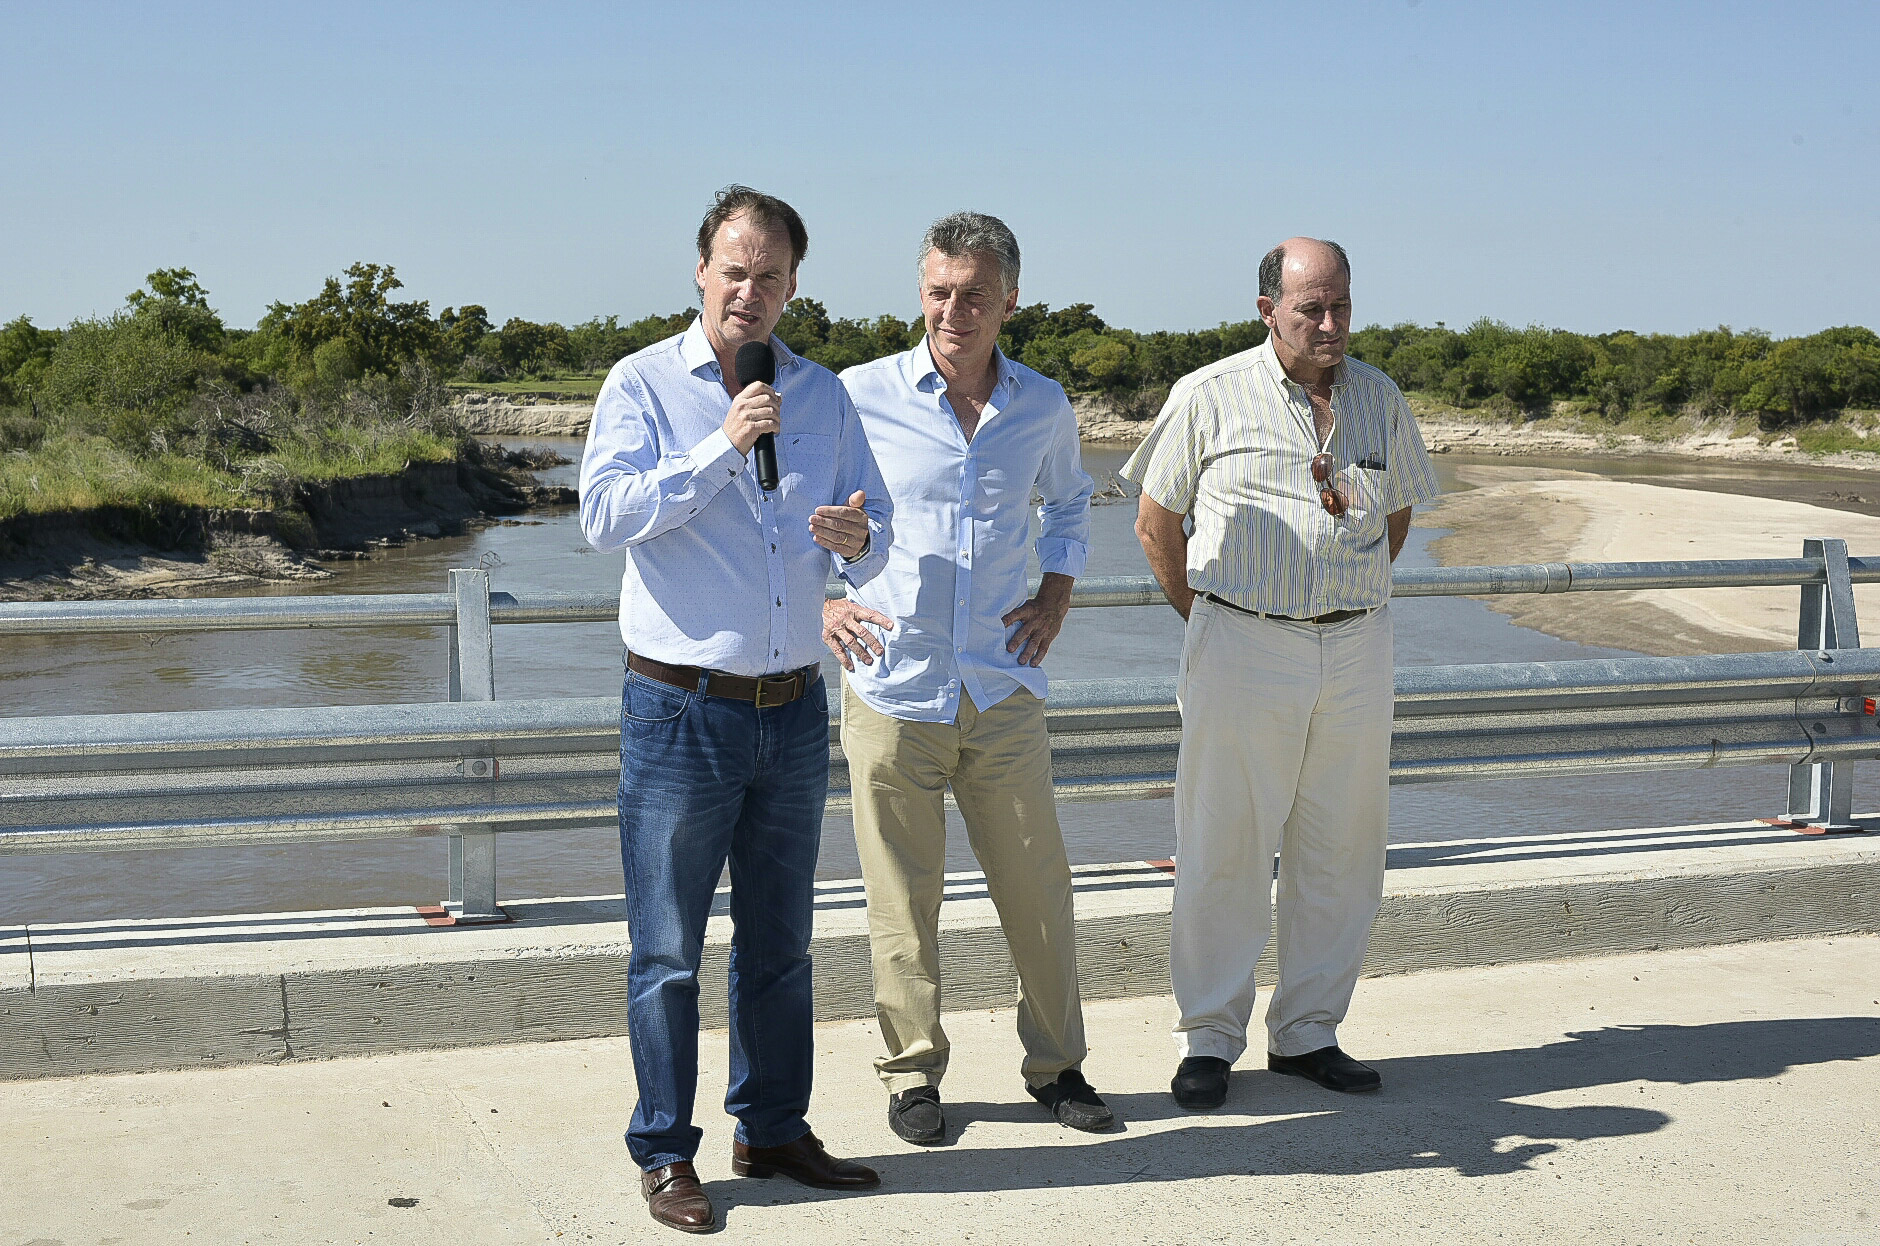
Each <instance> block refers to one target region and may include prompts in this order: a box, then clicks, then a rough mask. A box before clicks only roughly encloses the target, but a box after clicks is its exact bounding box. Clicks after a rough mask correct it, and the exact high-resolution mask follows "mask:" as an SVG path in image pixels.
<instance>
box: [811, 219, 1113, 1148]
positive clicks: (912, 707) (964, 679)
mask: <svg viewBox="0 0 1880 1246" xmlns="http://www.w3.org/2000/svg"><path fill="white" fill-rule="evenodd" d="M919 264H920V281H921V289H920V293H921V308H922V312H923V315H924V316H925V318H926V323H927V335H926V338H925V339H924V340H923V341H922V342H921V344H920V345H918V346H916V347H915V348H914V349H913V350H911V351H908V352H906V353H905V354H901V355H895V356H891V357H889V358H887V359H878V360H876V361H874V362H873V363H867V364H863V365H861V366H859V367H855V368H850V369H849V370H848V371H846V372H844V373H843V374H842V382H843V384H844V385H846V386H847V387H848V390H849V394H850V396H851V397H853V398H854V400H855V405H856V408H857V410H859V411H860V412H861V417H862V423H863V425H864V426H865V427H866V428H867V430H868V439H869V443H870V445H872V446H873V447H874V450H875V453H876V454H877V456H878V457H879V459H880V462H881V464H882V468H883V473H884V475H885V476H886V478H887V481H888V492H889V494H890V495H891V496H892V497H893V499H894V536H893V540H892V543H891V545H890V546H889V549H888V566H887V569H886V570H885V571H883V572H882V574H881V575H879V576H877V577H876V578H874V579H873V580H870V581H868V582H866V583H855V582H853V581H851V584H850V589H849V594H848V600H846V601H842V602H831V603H829V604H828V605H826V606H825V607H824V612H823V613H824V635H825V639H826V640H827V641H828V644H829V647H830V649H831V650H833V651H834V652H835V653H836V655H837V656H838V657H840V658H841V659H842V664H843V666H844V667H845V668H846V669H847V670H848V671H849V677H848V679H847V680H846V681H845V684H846V688H845V691H844V693H843V701H842V749H843V753H844V754H845V756H846V757H847V759H848V765H849V781H850V789H851V791H852V792H853V793H854V798H855V840H856V845H857V848H858V849H859V855H860V857H861V865H862V877H863V881H864V883H865V884H866V887H867V891H868V920H869V941H870V944H871V948H872V953H873V958H874V979H875V1006H876V1013H877V1015H878V1016H879V1018H880V1021H881V1033H882V1038H883V1039H884V1041H885V1043H886V1045H887V1049H888V1050H887V1054H886V1055H885V1056H883V1057H882V1058H880V1059H878V1060H877V1061H876V1062H875V1068H876V1072H877V1073H878V1074H879V1075H880V1076H881V1079H882V1082H883V1083H884V1084H885V1085H886V1087H887V1089H888V1094H889V1101H888V1123H889V1125H890V1127H892V1128H893V1129H894V1131H895V1133H897V1134H898V1135H900V1136H901V1137H902V1138H904V1139H906V1140H907V1141H910V1142H915V1143H919V1144H922V1145H934V1144H937V1143H940V1142H943V1141H945V1139H946V1120H945V1116H944V1114H943V1112H942V1110H941V1107H940V1079H941V1077H942V1076H943V1075H944V1074H945V1072H946V1065H947V1055H948V1050H949V1049H948V1043H947V1037H946V1031H945V1030H944V1029H943V1028H942V1027H941V1024H940V977H939V934H938V927H939V917H940V898H941V893H942V890H943V886H944V874H945V868H946V818H945V810H944V806H943V804H942V800H943V797H944V795H945V793H946V790H947V788H949V787H951V788H952V789H953V794H954V798H955V799H956V800H957V801H958V802H959V807H960V812H961V813H962V814H963V815H964V817H965V820H966V829H967V833H968V835H969V837H970V838H971V841H972V845H973V852H974V854H975V855H976V856H977V857H978V858H979V862H980V865H981V867H982V868H983V869H984V870H985V874H986V882H987V887H988V889H989V891H990V893H991V896H992V900H993V903H994V904H995V905H996V906H997V908H998V911H999V920H1000V923H1001V925H1002V926H1003V927H1004V930H1005V936H1006V941H1007V943H1008V944H1009V945H1010V947H1011V950H1012V959H1013V961H1014V963H1015V964H1016V966H1017V968H1018V978H1019V1001H1018V1032H1019V1037H1020V1039H1021V1041H1022V1043H1023V1046H1024V1048H1025V1057H1024V1061H1023V1063H1022V1065H1021V1072H1022V1074H1023V1076H1024V1079H1025V1084H1026V1088H1027V1089H1028V1090H1029V1092H1030V1093H1031V1095H1032V1096H1033V1097H1034V1098H1036V1099H1037V1100H1038V1101H1039V1102H1040V1103H1042V1104H1044V1105H1045V1106H1046V1107H1047V1108H1048V1109H1050V1111H1051V1112H1052V1114H1053V1115H1054V1116H1056V1118H1057V1119H1058V1120H1059V1121H1060V1122H1061V1123H1063V1124H1065V1125H1069V1126H1072V1127H1074V1128H1078V1129H1102V1128H1105V1127H1107V1126H1109V1125H1110V1124H1111V1122H1112V1119H1113V1118H1112V1117H1111V1114H1110V1111H1109V1109H1108V1108H1107V1107H1105V1106H1104V1104H1103V1101H1102V1100H1101V1099H1099V1098H1098V1097H1097V1094H1096V1091H1094V1090H1093V1089H1091V1087H1090V1084H1089V1082H1087V1081H1085V1080H1084V1077H1083V1074H1082V1072H1081V1071H1080V1066H1081V1064H1082V1063H1083V1059H1084V1054H1085V1047H1084V1027H1083V1008H1082V1004H1081V1002H1080V1000H1079V997H1078V991H1077V955H1076V928H1075V920H1074V917H1073V914H1072V910H1071V875H1070V864H1069V861H1068V859H1067V858H1066V857H1065V854H1064V840H1063V836H1062V835H1061V834H1060V833H1059V830H1058V822H1057V811H1056V807H1055V804H1054V802H1053V797H1052V790H1051V742H1050V738H1049V736H1048V735H1047V734H1046V731H1045V720H1044V695H1045V676H1044V672H1043V671H1042V670H1040V669H1038V664H1039V663H1040V662H1042V661H1043V660H1044V656H1045V654H1046V652H1048V651H1049V649H1050V647H1051V642H1052V640H1054V639H1055V638H1056V636H1057V634H1058V630H1059V629H1060V628H1061V627H1063V625H1064V616H1065V614H1066V612H1067V611H1068V610H1069V608H1070V596H1071V584H1072V581H1073V580H1074V579H1075V578H1076V577H1077V576H1078V575H1079V574H1081V573H1082V571H1083V569H1084V558H1085V555H1086V553H1087V552H1088V542H1089V538H1090V495H1091V482H1090V477H1089V476H1087V475H1085V474H1084V470H1083V467H1082V466H1081V464H1080V462H1079V452H1078V436H1077V417H1076V414H1075V413H1074V412H1073V411H1072V410H1071V405H1070V402H1069V400H1068V399H1066V397H1065V396H1064V390H1063V389H1062V387H1060V386H1059V385H1058V384H1057V383H1056V382H1054V381H1052V380H1050V379H1049V378H1047V377H1044V376H1041V375H1039V374H1038V373H1037V372H1034V371H1032V370H1031V369H1030V368H1027V367H1024V366H1022V365H1020V364H1015V363H1013V362H1011V361H1010V360H1009V359H1007V358H1005V356H1004V355H1003V354H1001V353H1000V351H999V349H998V339H999V327H1000V325H1002V324H1003V323H1004V322H1005V319H1006V317H1008V316H1010V315H1011V314H1012V310H1013V309H1014V308H1015V307H1016V306H1017V305H1018V264H1019V255H1018V242H1017V240H1016V239H1015V238H1013V237H1012V231H1011V230H1009V229H1007V228H1006V227H1005V225H1004V224H1003V223H1002V222H1000V221H999V220H998V219H997V218H995V217H990V216H985V215H982V214H980V213H974V212H960V213H955V214H954V215H952V216H947V217H943V218H941V219H940V220H938V221H936V222H934V224H933V226H932V227H931V228H930V229H928V231H927V234H926V237H925V238H924V239H923V240H922V242H921V247H920V253H919ZM1034 490H1036V491H1037V493H1038V494H1039V495H1041V496H1042V497H1043V499H1044V504H1043V506H1042V507H1041V508H1040V509H1039V516H1040V518H1041V520H1042V524H1043V530H1042V534H1041V535H1040V537H1039V538H1038V541H1037V550H1038V558H1039V563H1040V566H1041V569H1042V571H1043V573H1044V577H1043V582H1042V584H1041V585H1040V587H1039V590H1038V593H1037V595H1036V596H1035V597H1028V592H1029V589H1028V587H1027V578H1026V559H1027V556H1028V554H1029V552H1030V546H1031V542H1030V539H1029V538H1030V519H1031V499H1032V494H1033V491H1034ZM858 662H859V665H858Z"/></svg>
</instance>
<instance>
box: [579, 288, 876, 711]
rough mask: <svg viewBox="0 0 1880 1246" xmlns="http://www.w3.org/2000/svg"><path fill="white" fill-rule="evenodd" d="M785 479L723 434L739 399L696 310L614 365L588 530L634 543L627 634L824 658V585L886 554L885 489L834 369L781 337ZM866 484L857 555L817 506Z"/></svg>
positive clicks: (623, 607)
mask: <svg viewBox="0 0 1880 1246" xmlns="http://www.w3.org/2000/svg"><path fill="white" fill-rule="evenodd" d="M770 344H771V347H772V349H773V350H775V351H776V352H777V380H776V389H777V392H778V393H779V394H781V395H782V399H783V404H782V420H781V423H782V431H781V432H779V433H778V434H777V470H778V473H779V476H780V479H779V481H778V487H777V491H776V492H775V493H772V494H766V493H764V492H763V491H762V490H761V489H759V488H758V487H757V479H756V472H755V470H747V468H748V464H747V462H746V459H745V456H744V455H743V454H740V453H739V452H738V449H737V447H736V446H734V445H732V444H731V439H730V438H729V437H727V436H725V432H724V422H725V416H726V415H728V414H729V413H730V411H731V395H730V393H729V392H727V391H726V389H725V386H724V380H723V373H722V372H721V371H720V369H719V367H718V360H717V357H716V356H714V355H713V353H712V348H711V343H710V342H709V341H708V340H707V339H706V337H705V331H704V329H703V328H702V327H701V325H700V323H699V321H697V320H694V321H693V322H692V324H691V327H690V328H688V329H686V331H685V332H683V333H681V334H678V335H677V336H675V337H670V338H667V339H666V340H665V341H663V342H659V343H656V344H654V345H652V346H649V347H647V348H646V349H645V350H643V351H640V352H639V353H637V354H634V355H629V356H627V358H625V359H622V360H621V361H620V362H619V363H617V364H615V365H614V368H613V371H612V372H610V373H608V374H607V383H606V384H605V385H604V386H602V388H601V393H600V397H599V399H597V400H596V401H595V403H594V422H593V423H592V424H591V425H589V427H588V439H587V449H586V451H585V452H584V453H583V454H582V456H581V530H582V532H583V533H584V534H585V535H586V536H587V539H588V543H589V544H590V545H592V546H593V547H594V548H595V549H598V550H600V551H602V552H603V553H608V552H612V551H613V550H617V549H623V548H624V549H625V550H626V551H627V566H626V572H625V574H624V575H623V576H622V578H621V583H620V635H621V636H622V638H624V639H625V640H626V642H627V648H628V649H630V650H632V651H633V652H634V653H638V654H643V655H645V656H646V657H649V658H652V659H654V660H656V661H660V662H668V663H672V664H675V665H682V666H703V667H708V668H710V669H712V670H719V671H729V672H731V673H732V674H734V675H767V674H775V673H778V672H781V671H789V670H795V669H797V668H799V667H804V666H809V665H811V664H813V663H815V662H817V661H818V660H819V659H820V658H821V657H822V654H823V653H824V652H825V650H824V647H823V642H822V603H823V598H824V588H825V586H826V585H827V584H828V580H829V573H830V571H831V570H832V569H833V570H834V571H835V572H836V573H837V574H838V575H840V576H841V577H842V578H843V579H844V580H846V581H848V582H849V583H850V584H851V585H855V584H861V583H865V582H866V581H867V580H869V579H870V578H871V577H873V576H874V575H876V574H877V573H878V572H879V571H880V570H881V569H882V567H883V566H884V565H886V563H887V548H888V544H889V542H890V540H891V539H892V532H891V528H890V526H889V518H890V515H891V506H890V503H889V499H888V491H887V488H886V486H885V485H884V484H883V482H882V479H881V472H880V470H879V469H878V468H877V467H876V466H875V458H874V455H873V454H871V453H870V452H869V448H868V439H867V437H866V436H865V435H864V434H863V432H862V423H861V420H860V419H859V418H858V417H857V415H856V413H855V407H854V406H853V404H851V403H850V402H849V396H848V393H847V391H846V390H844V389H843V387H842V383H841V382H840V381H838V380H837V379H836V377H835V375H834V374H833V373H831V372H830V371H829V370H828V369H827V368H824V367H822V366H821V365H819V364H815V363H811V362H810V361H809V360H807V359H802V358H799V357H798V356H796V355H795V354H792V353H791V351H790V349H789V348H788V347H786V346H785V345H784V344H783V343H782V342H780V341H778V340H777V339H776V338H774V337H773V338H771V339H770ZM857 489H860V490H862V491H863V492H865V493H866V494H867V495H868V498H867V502H866V504H865V505H864V506H863V510H864V511H865V512H866V513H867V515H868V526H869V530H870V533H871V534H872V535H871V537H870V544H869V548H868V551H867V552H866V553H865V554H864V555H863V556H862V557H861V558H858V559H857V560H856V561H854V562H852V563H850V562H846V561H844V560H843V559H842V558H840V557H839V556H837V555H836V554H834V553H832V552H831V551H829V550H826V549H824V548H823V547H822V546H820V545H817V544H816V543H815V542H814V541H812V540H811V539H810V533H809V518H810V515H811V514H813V513H814V512H815V510H816V508H817V507H818V506H831V505H842V504H845V503H846V502H847V501H848V499H849V495H850V494H852V493H854V492H855V491H856V490H857Z"/></svg>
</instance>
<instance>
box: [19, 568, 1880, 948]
mask: <svg viewBox="0 0 1880 1246" xmlns="http://www.w3.org/2000/svg"><path fill="white" fill-rule="evenodd" d="M1872 582H1880V558H1850V557H1848V555H1847V551H1846V546H1845V543H1844V542H1842V541H1839V540H1834V539H1826V538H1824V539H1820V540H1809V541H1807V542H1805V543H1804V552H1803V557H1801V558H1794V559H1735V560H1707V561H1692V562H1635V563H1541V564H1530V565H1515V566H1498V567H1447V568H1414V569H1403V570H1399V571H1397V572H1396V574H1395V576H1394V577H1393V596H1396V597H1430V596H1489V595H1498V594H1512V593H1554V592H1604V591H1616V590H1643V589H1687V588H1721V587H1751V586H1798V587H1799V588H1800V590H1801V602H1800V611H1799V614H1798V626H1797V648H1796V649H1795V650H1793V651H1778V652H1765V653H1745V654H1723V655H1711V656H1700V657H1675V658H1644V657H1639V658H1612V659H1595V660H1582V661H1570V662H1516V663H1490V664H1467V665H1452V666H1426V667H1404V668H1399V669H1398V671H1397V672H1396V706H1395V711H1394V736H1393V741H1392V748H1391V781H1392V782H1393V783H1423V782H1440V781H1453V780H1458V779H1479V778H1504V777H1511V776H1516V775H1549V776H1558V775H1576V774H1596V773H1616V772H1640V771H1655V770H1667V769H1684V768H1704V767H1713V766H1734V765H1787V766H1789V767H1790V782H1789V793H1788V804H1787V813H1786V815H1785V817H1786V818H1787V820H1789V821H1790V822H1792V823H1794V824H1796V825H1797V826H1798V827H1807V828H1809V829H1840V828H1844V827H1847V826H1849V825H1850V822H1849V818H1850V814H1851V811H1852V763H1853V762H1854V761H1855V760H1857V759H1863V758H1873V757H1880V719H1877V718H1876V715H1875V701H1874V698H1875V697H1876V696H1880V650H1874V651H1870V650H1863V649H1861V648H1860V647H1859V631H1858V626H1857V623H1856V619H1855V611H1854V601H1853V592H1852V586H1853V585H1854V584H1855V583H1872ZM1163 602H1164V598H1163V595H1162V592H1161V590H1160V588H1159V587H1157V586H1156V584H1155V582H1154V581H1153V580H1151V579H1149V578H1148V577H1120V578H1110V579H1087V580H1084V581H1081V582H1079V584H1078V585H1077V586H1076V589H1075V591H1074V594H1073V605H1076V606H1080V607H1097V606H1149V605H1158V604H1162V603H1163ZM617 608H618V600H617V598H616V597H615V596H614V595H612V594H605V593H530V594H526V595H522V596H516V595H512V594H509V593H503V592H494V591H492V590H491V588H490V584H489V576H488V573H487V572H485V571H481V570H458V571H452V572H451V573H450V578H449V588H448V591H447V592H444V593H412V594H387V595H371V596H324V597H286V598H281V597H268V598H232V599H194V600H168V601H109V602H70V603H68V602H48V603H9V604H0V637H5V636H24V635H71V634H76V633H132V634H137V633H149V632H164V631H227V630H257V629H293V628H305V627H313V628H345V627H414V626H440V627H444V628H447V629H448V632H447V635H448V651H449V676H448V687H447V690H446V696H447V699H446V700H445V701H443V702H436V703H415V704H399V705H364V706H338V707H314V708H296V709H226V710H206V711H171V712H162V713H141V714H86V715H58V716H36V717H19V718H0V853H8V852H26V853H32V852H69V851H87V850H94V851H95V850H121V849H142V848H164V847H185V846H196V847H200V846H208V845H221V844H232V843H267V842H282V841H303V840H331V839H357V838H376V837H386V836H404V835H444V836H447V837H448V843H449V853H448V899H447V902H446V903H447V906H448V908H449V910H450V912H451V913H452V914H453V916H454V917H455V918H456V920H458V921H460V922H465V923H474V922H481V921H492V920H502V917H503V913H502V910H501V908H500V907H499V906H498V903H497V895H496V843H497V836H498V835H500V834H504V833H514V832H523V831H536V830H565V829H573V828H582V827H596V826H607V825H611V824H612V822H613V820H614V810H613V801H614V787H615V785H616V784H617V781H618V750H619V701H618V699H617V698H615V697H611V696H609V697H587V698H556V699H504V700H498V699H497V697H496V694H495V664H494V647H493V636H492V633H493V629H494V627H495V626H496V625H498V624H521V623H566V622H594V621H602V620H611V619H613V618H614V617H615V613H616V611H617ZM1047 722H1048V725H1049V727H1050V731H1051V738H1052V757H1053V769H1054V778H1055V782H1056V786H1057V791H1058V795H1059V798H1060V799H1063V800H1069V801H1097V800H1118V799H1136V798H1143V797H1150V796H1158V795H1165V794H1167V793H1168V792H1170V791H1171V790H1172V788H1173V783H1174V772H1175V756H1176V749H1177V745H1178V743H1179V739H1180V715H1179V712H1178V710H1177V708H1176V705H1175V681H1174V680H1173V679H1167V678H1162V679H1145V678H1125V679H1107V680H1065V681H1054V683H1053V687H1052V694H1051V699H1050V704H1049V705H1048V707H1047ZM830 736H831V739H830V750H831V793H830V797H831V800H830V803H831V807H832V808H833V809H838V810H840V809H843V808H846V807H847V803H848V779H847V766H846V763H845V761H844V759H843V757H842V751H841V746H840V743H839V740H838V738H837V733H836V727H835V724H834V723H833V722H832V724H831V731H830Z"/></svg>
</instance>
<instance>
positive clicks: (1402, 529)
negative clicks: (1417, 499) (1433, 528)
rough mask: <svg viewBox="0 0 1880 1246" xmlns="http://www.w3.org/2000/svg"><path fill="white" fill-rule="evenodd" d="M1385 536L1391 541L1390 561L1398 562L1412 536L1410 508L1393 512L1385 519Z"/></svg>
mask: <svg viewBox="0 0 1880 1246" xmlns="http://www.w3.org/2000/svg"><path fill="white" fill-rule="evenodd" d="M1384 530H1385V534H1386V536H1387V537H1388V539H1389V541H1390V560H1391V561H1392V562H1396V561H1397V555H1399V554H1401V553H1403V543H1404V541H1405V540H1406V539H1407V538H1408V537H1409V536H1410V508H1409V507H1408V506H1406V507H1404V508H1403V509H1402V510H1400V511H1392V512H1391V513H1390V514H1388V515H1386V516H1385V517H1384Z"/></svg>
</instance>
